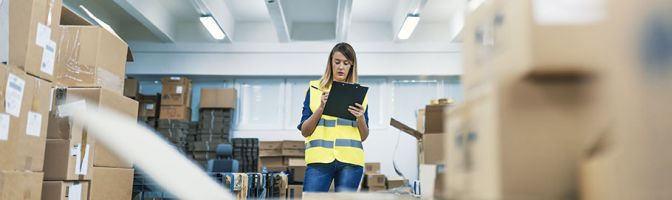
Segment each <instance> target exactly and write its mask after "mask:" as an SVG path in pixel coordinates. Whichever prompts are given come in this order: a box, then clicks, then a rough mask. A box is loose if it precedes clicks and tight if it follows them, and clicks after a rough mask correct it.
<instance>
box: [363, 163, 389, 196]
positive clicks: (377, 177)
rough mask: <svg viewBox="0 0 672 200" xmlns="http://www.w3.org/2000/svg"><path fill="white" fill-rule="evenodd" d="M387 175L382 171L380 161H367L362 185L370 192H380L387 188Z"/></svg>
mask: <svg viewBox="0 0 672 200" xmlns="http://www.w3.org/2000/svg"><path fill="white" fill-rule="evenodd" d="M386 181H387V177H385V175H383V174H381V173H380V163H365V164H364V180H363V182H362V185H363V186H364V188H366V189H368V191H369V192H378V191H385V190H387V185H386V184H385V183H386Z"/></svg>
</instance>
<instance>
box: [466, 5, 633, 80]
mask: <svg viewBox="0 0 672 200" xmlns="http://www.w3.org/2000/svg"><path fill="white" fill-rule="evenodd" d="M618 4H623V2H618V1H604V2H591V3H588V2H577V3H568V4H562V5H559V4H555V3H552V2H537V1H534V0H523V1H486V2H485V3H483V4H482V5H481V6H480V7H479V8H478V9H477V10H476V11H474V12H472V13H471V14H469V15H467V17H466V22H465V27H464V33H463V34H464V55H465V59H464V66H465V67H464V75H465V76H464V77H465V86H466V87H465V88H466V90H467V91H468V90H470V89H469V88H471V87H476V85H478V84H479V82H484V81H486V82H487V81H488V80H492V79H496V78H497V77H507V76H509V75H514V76H517V75H519V74H585V73H599V72H604V71H605V70H607V69H611V67H612V66H610V65H608V64H607V62H608V59H609V58H610V57H612V55H611V54H610V53H609V52H612V51H613V49H614V47H616V46H615V45H614V44H615V43H614V42H613V41H612V39H610V38H611V37H612V36H613V35H614V34H613V33H614V31H615V30H613V29H612V28H611V26H612V25H615V24H622V23H623V22H621V21H620V20H616V16H617V15H613V14H611V13H610V12H611V11H610V10H609V9H611V8H612V7H620V6H619V5H618ZM549 10H551V11H549ZM553 10H555V11H558V13H565V14H557V13H555V12H553ZM613 13H617V12H613ZM567 16H577V17H567ZM502 62H506V63H511V65H508V66H501V65H498V64H496V63H502Z"/></svg>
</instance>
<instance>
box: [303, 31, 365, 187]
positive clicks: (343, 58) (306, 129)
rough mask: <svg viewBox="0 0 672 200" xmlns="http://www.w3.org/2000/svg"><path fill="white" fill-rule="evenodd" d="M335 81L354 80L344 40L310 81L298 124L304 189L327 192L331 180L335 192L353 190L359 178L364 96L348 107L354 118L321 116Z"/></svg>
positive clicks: (352, 52) (349, 51) (352, 59)
mask: <svg viewBox="0 0 672 200" xmlns="http://www.w3.org/2000/svg"><path fill="white" fill-rule="evenodd" d="M334 81H339V82H348V83H357V56H356V55H355V50H354V49H353V48H352V46H350V45H349V44H347V43H339V44H337V45H336V46H334V48H333V49H332V50H331V53H330V54H329V60H328V61H327V69H326V71H325V72H324V75H322V78H321V79H320V80H315V81H311V82H310V87H309V88H308V92H306V100H305V101H304V103H303V116H302V117H301V123H300V124H299V126H298V127H297V128H298V129H299V130H301V134H302V135H303V137H305V138H306V164H308V166H307V168H306V174H305V179H304V184H303V185H304V186H303V187H304V188H303V191H304V192H328V191H329V187H330V186H331V182H332V180H333V181H334V184H335V187H336V191H337V192H342V191H356V190H357V188H358V187H359V183H360V181H361V180H362V174H363V167H364V149H363V147H362V141H364V140H366V138H367V137H368V136H369V126H368V123H369V117H368V108H367V98H366V97H365V98H364V102H362V104H363V105H360V104H355V105H352V106H350V108H349V109H348V111H349V112H350V113H352V115H354V116H355V117H357V119H356V120H355V121H351V120H347V119H341V118H336V117H333V116H328V115H323V114H322V112H323V111H324V106H325V105H326V103H327V100H328V99H329V90H330V89H331V84H332V83H333V82H334Z"/></svg>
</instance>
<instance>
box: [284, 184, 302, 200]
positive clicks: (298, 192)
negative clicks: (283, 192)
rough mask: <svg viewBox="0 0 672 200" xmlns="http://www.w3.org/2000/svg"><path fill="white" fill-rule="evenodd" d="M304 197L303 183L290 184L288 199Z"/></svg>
mask: <svg viewBox="0 0 672 200" xmlns="http://www.w3.org/2000/svg"><path fill="white" fill-rule="evenodd" d="M302 197H303V185H289V186H288V188H287V199H290V200H291V199H301V198H302Z"/></svg>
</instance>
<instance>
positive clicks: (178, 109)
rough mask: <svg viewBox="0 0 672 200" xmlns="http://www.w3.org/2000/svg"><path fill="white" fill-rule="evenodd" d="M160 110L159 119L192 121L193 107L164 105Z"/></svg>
mask: <svg viewBox="0 0 672 200" xmlns="http://www.w3.org/2000/svg"><path fill="white" fill-rule="evenodd" d="M162 104H163V101H162ZM159 112H160V113H159V119H170V120H182V121H191V108H189V107H188V106H167V105H162V106H161V110H160V111H159Z"/></svg>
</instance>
